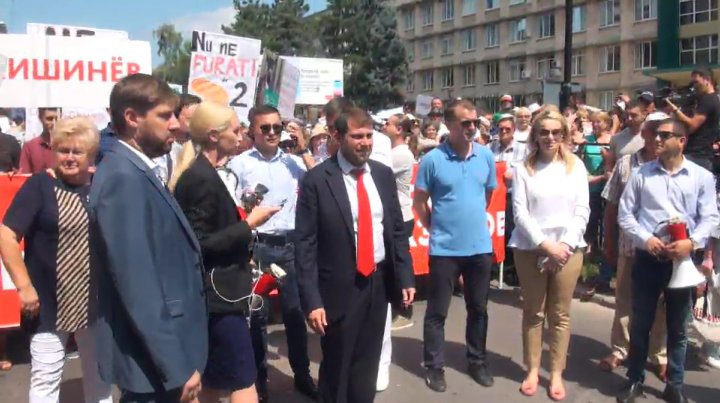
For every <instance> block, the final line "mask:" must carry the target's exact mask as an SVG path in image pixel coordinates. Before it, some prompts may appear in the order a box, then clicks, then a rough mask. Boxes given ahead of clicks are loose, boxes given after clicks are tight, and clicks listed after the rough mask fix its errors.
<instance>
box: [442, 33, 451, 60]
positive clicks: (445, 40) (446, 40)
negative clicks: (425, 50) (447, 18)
mask: <svg viewBox="0 0 720 403" xmlns="http://www.w3.org/2000/svg"><path fill="white" fill-rule="evenodd" d="M440 51H441V52H442V53H441V54H442V55H443V56H445V55H450V54H452V53H453V52H454V51H455V44H454V41H453V34H448V35H444V36H443V37H441V38H440Z"/></svg>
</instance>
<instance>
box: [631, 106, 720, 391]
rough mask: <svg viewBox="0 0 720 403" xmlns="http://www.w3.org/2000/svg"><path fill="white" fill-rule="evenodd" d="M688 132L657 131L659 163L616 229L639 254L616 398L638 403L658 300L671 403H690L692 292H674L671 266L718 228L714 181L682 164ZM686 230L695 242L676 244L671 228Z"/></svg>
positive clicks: (636, 185)
mask: <svg viewBox="0 0 720 403" xmlns="http://www.w3.org/2000/svg"><path fill="white" fill-rule="evenodd" d="M687 135H688V131H687V127H686V126H685V125H683V124H682V123H680V122H678V121H674V120H664V121H662V122H661V123H660V125H659V126H658V129H657V136H658V140H659V145H658V159H657V160H656V161H652V162H648V163H647V164H645V165H643V166H641V167H640V168H638V169H637V170H635V171H634V172H633V174H632V176H631V177H630V181H629V182H628V184H627V186H626V187H625V190H624V192H623V195H622V197H621V199H620V205H619V211H618V224H619V225H620V228H622V230H623V231H625V233H626V235H628V236H629V237H631V238H632V240H633V242H634V244H635V246H636V248H637V253H636V258H635V264H634V266H633V269H632V318H633V320H632V323H631V325H630V351H629V353H628V373H627V376H628V380H629V382H628V384H627V386H626V388H625V390H623V391H622V393H621V394H620V395H619V396H618V398H617V401H618V402H621V403H632V402H634V401H635V400H636V399H637V398H638V397H640V396H642V395H643V382H644V380H645V379H644V378H645V362H646V361H647V356H648V343H649V334H650V329H651V327H652V324H653V321H654V319H655V310H656V306H657V302H658V298H659V297H660V294H661V293H662V294H664V296H665V309H666V313H667V355H668V374H667V378H668V379H667V386H666V387H665V391H664V393H663V398H664V399H665V401H667V402H685V401H687V400H686V398H685V396H684V392H683V378H684V371H685V368H684V366H685V354H686V349H687V332H686V330H687V325H688V323H689V321H690V319H691V308H692V306H693V299H692V290H693V288H694V287H692V286H690V287H686V288H668V283H669V281H670V278H671V276H672V272H673V260H680V259H684V258H687V257H688V256H691V255H693V252H694V251H696V250H698V249H700V248H704V247H705V244H706V242H707V239H708V237H709V236H710V232H711V231H712V230H713V229H714V228H716V227H717V226H718V223H720V216H719V215H718V209H717V204H716V196H715V184H714V180H713V176H712V174H711V173H710V172H709V171H707V170H705V169H703V168H702V167H700V166H699V165H697V164H695V163H693V162H691V161H690V160H688V159H686V158H685V157H683V154H682V152H683V149H684V148H685V145H686V144H687ZM671 219H679V220H680V221H682V222H684V223H685V224H686V225H687V229H688V235H689V239H685V240H676V241H673V240H672V239H669V237H668V236H667V228H666V227H667V222H668V220H671Z"/></svg>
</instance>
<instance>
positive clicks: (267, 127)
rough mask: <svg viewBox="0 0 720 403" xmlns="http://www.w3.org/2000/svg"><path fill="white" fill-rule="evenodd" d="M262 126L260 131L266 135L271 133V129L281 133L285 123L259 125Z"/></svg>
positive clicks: (278, 133)
mask: <svg viewBox="0 0 720 403" xmlns="http://www.w3.org/2000/svg"><path fill="white" fill-rule="evenodd" d="M258 127H259V128H260V132H261V133H262V134H264V135H266V136H267V135H268V134H270V131H271V130H272V131H273V133H275V134H277V135H280V133H282V131H283V125H281V124H275V125H269V124H268V125H260V126H258Z"/></svg>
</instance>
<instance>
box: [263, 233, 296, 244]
mask: <svg viewBox="0 0 720 403" xmlns="http://www.w3.org/2000/svg"><path fill="white" fill-rule="evenodd" d="M290 235H291V233H288V234H284V235H275V234H261V233H258V234H257V242H258V243H262V244H265V245H269V246H285V245H287V244H292V243H293V240H292V237H291V236H290Z"/></svg>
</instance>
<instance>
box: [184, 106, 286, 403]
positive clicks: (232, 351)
mask: <svg viewBox="0 0 720 403" xmlns="http://www.w3.org/2000/svg"><path fill="white" fill-rule="evenodd" d="M190 138H191V140H192V142H187V143H186V144H185V146H184V147H185V148H186V150H184V152H183V153H182V154H181V155H182V156H183V158H181V160H180V161H178V166H177V168H176V169H175V170H176V171H177V172H179V178H178V180H177V183H176V184H175V188H174V191H175V197H176V199H177V201H178V204H179V205H180V207H181V208H182V210H183V212H184V213H185V215H186V216H187V218H188V221H189V222H190V225H191V226H192V227H193V230H194V231H195V234H196V235H197V238H198V241H199V242H200V247H201V249H202V255H203V264H204V267H205V270H206V276H205V278H206V281H207V289H208V310H209V312H210V318H209V321H208V327H209V329H208V330H209V354H208V362H207V365H206V367H205V371H204V372H203V380H202V381H203V390H202V392H201V394H200V401H201V402H203V403H204V402H217V401H218V400H219V399H221V398H225V397H227V395H229V396H230V402H231V403H238V402H248V403H250V402H257V398H258V397H257V392H256V390H255V378H256V370H255V359H254V356H253V349H252V343H251V339H250V329H249V328H248V322H247V316H248V315H249V305H250V302H251V299H252V297H251V294H252V275H251V272H250V268H249V265H248V263H249V259H250V257H249V253H250V252H249V250H250V241H251V239H252V230H254V229H255V228H257V226H259V225H261V224H263V223H264V222H265V221H267V219H268V218H270V216H271V215H272V214H274V213H275V212H277V211H278V210H279V208H278V207H267V206H261V207H255V209H253V210H252V211H251V212H250V214H249V215H248V217H247V219H246V220H245V221H242V220H241V219H240V215H239V212H238V210H237V207H236V204H235V202H234V200H233V198H232V195H231V194H230V191H229V190H228V189H227V187H226V185H225V184H224V183H223V182H222V180H221V179H220V176H219V175H218V173H217V171H216V168H217V164H218V161H221V160H223V159H225V158H227V157H228V156H230V155H233V154H234V153H235V150H236V149H237V147H238V144H239V143H240V141H241V138H240V124H239V122H238V119H237V116H236V114H235V112H234V111H233V110H232V109H230V108H228V107H226V106H221V105H217V104H213V103H210V102H203V103H201V104H200V106H198V108H197V109H196V110H195V113H194V114H193V118H192V121H191V122H190ZM191 143H192V144H191ZM188 151H189V152H188Z"/></svg>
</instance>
